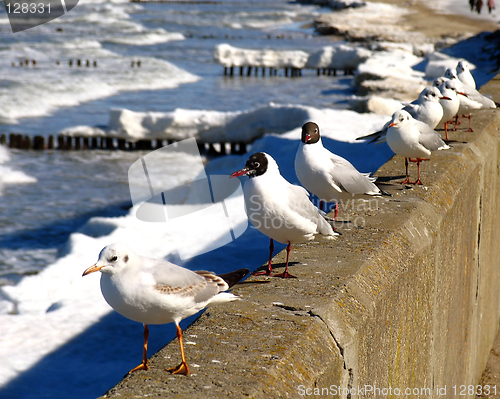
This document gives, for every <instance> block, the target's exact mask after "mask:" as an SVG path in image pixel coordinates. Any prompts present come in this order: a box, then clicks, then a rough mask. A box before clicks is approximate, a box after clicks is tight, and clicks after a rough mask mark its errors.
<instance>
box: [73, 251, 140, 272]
mask: <svg viewBox="0 0 500 399" xmlns="http://www.w3.org/2000/svg"><path fill="white" fill-rule="evenodd" d="M132 256H134V253H133V252H132V250H130V249H129V248H128V247H127V246H126V245H124V244H120V243H116V244H111V245H108V246H106V247H104V248H103V249H102V250H101V253H100V254H99V259H98V260H97V262H96V263H95V264H94V265H92V266H90V267H89V268H88V269H86V270H85V271H84V272H83V275H82V276H86V275H87V274H90V273H94V272H98V271H100V272H101V273H106V274H115V273H118V272H119V271H121V270H123V269H124V268H125V267H127V264H128V262H129V261H130V258H131V257H132Z"/></svg>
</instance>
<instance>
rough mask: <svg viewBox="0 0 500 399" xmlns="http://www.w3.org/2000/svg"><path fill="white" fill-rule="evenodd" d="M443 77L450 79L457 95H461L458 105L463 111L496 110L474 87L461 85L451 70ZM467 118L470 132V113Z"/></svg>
mask: <svg viewBox="0 0 500 399" xmlns="http://www.w3.org/2000/svg"><path fill="white" fill-rule="evenodd" d="M444 76H445V77H446V78H448V79H450V80H451V81H452V82H453V83H454V85H455V87H456V90H457V93H459V94H461V96H459V100H460V103H461V104H463V105H462V109H463V110H466V111H470V110H471V109H480V108H491V109H493V108H496V104H495V102H494V101H493V100H492V99H491V98H488V97H486V96H483V95H482V94H481V93H479V92H478V91H477V90H476V89H475V88H474V87H472V86H469V85H468V84H465V83H463V82H462V81H461V80H460V79H459V78H458V76H457V73H456V72H455V71H453V69H450V68H448V69H447V70H446V72H445V74H444ZM472 102H475V103H479V104H480V107H479V108H478V104H474V103H472ZM463 110H462V112H463ZM468 118H469V131H472V128H471V127H470V122H471V121H470V120H471V115H470V113H469V115H468Z"/></svg>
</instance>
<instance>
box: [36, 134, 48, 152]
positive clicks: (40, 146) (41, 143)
mask: <svg viewBox="0 0 500 399" xmlns="http://www.w3.org/2000/svg"><path fill="white" fill-rule="evenodd" d="M46 148H47V147H45V138H44V137H42V136H35V137H34V138H33V149H34V150H37V151H39V150H45V149H46Z"/></svg>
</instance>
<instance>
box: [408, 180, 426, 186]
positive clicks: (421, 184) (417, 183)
mask: <svg viewBox="0 0 500 399" xmlns="http://www.w3.org/2000/svg"><path fill="white" fill-rule="evenodd" d="M410 184H416V185H417V186H423V185H424V183H422V181H421V180H420V179H417V180H415V181H413V182H410Z"/></svg>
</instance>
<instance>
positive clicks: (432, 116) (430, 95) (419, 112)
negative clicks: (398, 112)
mask: <svg viewBox="0 0 500 399" xmlns="http://www.w3.org/2000/svg"><path fill="white" fill-rule="evenodd" d="M440 100H449V98H448V97H446V96H443V95H442V94H441V92H440V91H439V89H438V88H437V87H434V86H428V87H426V88H424V90H422V92H421V93H420V94H419V96H418V99H416V100H415V101H413V102H412V103H411V104H408V105H407V106H406V107H404V108H403V109H404V110H405V111H407V112H408V113H409V114H410V115H411V116H413V118H414V119H416V120H419V121H421V122H424V123H426V124H427V125H429V126H430V127H431V129H435V128H436V126H437V125H438V123H439V122H441V119H442V118H443V107H442V106H441V104H440Z"/></svg>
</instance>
